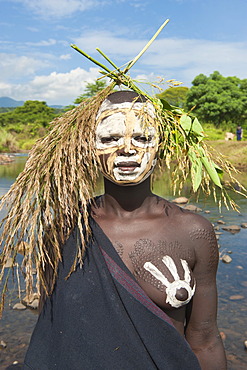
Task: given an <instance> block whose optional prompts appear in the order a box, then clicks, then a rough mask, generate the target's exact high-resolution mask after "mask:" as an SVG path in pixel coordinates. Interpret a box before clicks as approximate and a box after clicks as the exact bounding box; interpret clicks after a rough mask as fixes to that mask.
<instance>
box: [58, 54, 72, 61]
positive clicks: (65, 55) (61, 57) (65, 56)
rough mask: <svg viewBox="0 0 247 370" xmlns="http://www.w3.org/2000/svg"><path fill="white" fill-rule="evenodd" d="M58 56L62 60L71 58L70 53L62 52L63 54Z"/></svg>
mask: <svg viewBox="0 0 247 370" xmlns="http://www.w3.org/2000/svg"><path fill="white" fill-rule="evenodd" d="M59 58H60V59H62V60H69V59H71V55H70V54H63V55H60V57H59Z"/></svg>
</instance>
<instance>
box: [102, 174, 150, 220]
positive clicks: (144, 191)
mask: <svg viewBox="0 0 247 370" xmlns="http://www.w3.org/2000/svg"><path fill="white" fill-rule="evenodd" d="M104 184H105V194H104V197H103V199H104V207H109V208H111V209H114V211H115V212H116V213H118V212H121V211H123V212H133V211H135V210H138V209H139V210H140V208H143V207H146V206H148V204H149V202H150V199H151V198H152V197H153V196H154V194H153V193H152V192H151V190H150V177H149V178H147V179H146V180H145V181H143V182H142V183H140V184H138V185H132V186H120V185H117V184H114V183H112V182H111V181H109V180H107V179H104Z"/></svg>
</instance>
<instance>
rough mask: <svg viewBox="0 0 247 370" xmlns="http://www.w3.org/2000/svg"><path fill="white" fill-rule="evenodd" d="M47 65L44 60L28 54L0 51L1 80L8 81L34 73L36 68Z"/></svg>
mask: <svg viewBox="0 0 247 370" xmlns="http://www.w3.org/2000/svg"><path fill="white" fill-rule="evenodd" d="M46 66H48V63H47V62H45V61H44V60H40V59H35V58H32V57H28V56H25V55H24V56H17V55H15V54H7V53H0V70H1V80H2V81H9V80H16V79H20V78H25V77H26V76H32V75H34V74H35V73H36V72H37V71H38V70H40V69H41V68H44V67H46Z"/></svg>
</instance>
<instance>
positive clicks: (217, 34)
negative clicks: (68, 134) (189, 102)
mask: <svg viewBox="0 0 247 370" xmlns="http://www.w3.org/2000/svg"><path fill="white" fill-rule="evenodd" d="M246 16H247V0H160V1H155V0H142V1H141V0H115V1H114V0H102V1H100V0H8V1H7V0H0V54H1V55H0V97H1V96H8V97H11V98H13V99H15V100H22V101H26V100H40V101H45V102H47V104H48V105H63V106H65V105H69V104H72V103H73V102H74V100H75V99H76V98H77V97H78V96H79V95H81V94H83V92H84V89H85V86H86V84H87V83H93V82H95V80H96V79H97V78H99V77H101V76H102V75H101V74H100V73H99V70H100V68H99V67H97V66H96V65H95V64H93V63H92V62H90V61H89V60H87V59H86V58H85V57H83V56H82V55H80V54H79V53H78V52H76V51H75V50H74V49H72V48H71V46H70V45H71V44H75V45H77V46H78V47H79V48H80V49H82V50H83V51H85V52H86V53H87V54H89V55H91V56H92V57H93V58H95V59H97V60H99V61H100V62H101V63H103V64H105V65H107V66H108V67H109V64H108V62H107V61H106V60H105V59H104V58H103V57H102V56H101V55H100V54H99V53H98V52H97V51H96V48H100V49H101V50H102V51H103V52H104V53H105V54H106V55H107V56H108V57H110V58H111V60H112V61H113V62H114V63H115V64H116V65H117V66H119V67H121V66H124V65H125V64H126V63H127V62H129V61H130V60H132V59H133V58H134V57H135V56H136V55H137V54H138V53H139V52H140V50H141V49H142V48H143V47H144V46H145V45H146V43H147V42H148V41H149V40H150V39H151V37H152V36H153V35H154V33H155V32H156V31H157V30H158V28H159V27H160V26H161V24H162V23H163V22H164V21H165V20H166V19H170V21H169V23H168V24H167V26H166V27H165V28H164V29H163V31H162V32H161V33H160V34H159V36H158V37H157V39H156V40H155V41H154V42H153V43H152V45H151V46H150V48H149V49H148V50H147V51H146V52H145V54H144V55H143V56H142V57H141V58H140V59H139V60H138V62H137V63H136V64H135V65H134V66H133V67H132V68H131V70H130V75H131V77H132V78H134V79H136V80H138V81H150V82H153V83H156V82H157V81H160V80H162V81H163V79H164V81H167V80H171V79H174V80H176V81H181V82H183V85H182V86H187V87H191V85H192V81H193V79H194V78H195V77H196V76H197V75H198V74H200V73H203V74H205V75H207V76H209V75H210V74H211V73H213V72H214V71H219V72H220V73H221V74H222V75H223V76H237V77H239V78H241V79H243V78H247V22H246ZM168 86H169V84H168V83H163V84H162V85H161V87H162V88H163V89H166V88H167V87H168ZM143 88H147V89H148V91H150V87H149V85H147V84H145V85H143ZM152 92H153V93H155V92H158V91H152Z"/></svg>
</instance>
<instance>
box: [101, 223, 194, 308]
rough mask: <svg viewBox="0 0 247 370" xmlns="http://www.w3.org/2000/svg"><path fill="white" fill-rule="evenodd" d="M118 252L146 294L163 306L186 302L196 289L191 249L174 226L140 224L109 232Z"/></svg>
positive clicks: (177, 305) (174, 306)
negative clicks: (139, 227) (140, 226)
mask: <svg viewBox="0 0 247 370" xmlns="http://www.w3.org/2000/svg"><path fill="white" fill-rule="evenodd" d="M108 237H109V239H110V240H111V241H112V244H113V246H114V248H115V249H116V251H117V253H118V254H119V256H120V257H121V259H122V260H123V262H124V263H125V265H126V266H127V267H128V269H129V270H130V271H131V273H132V274H133V275H134V277H135V278H136V280H137V282H138V283H139V285H140V286H141V287H142V288H143V289H144V291H145V292H146V293H147V295H148V296H149V297H150V298H151V299H152V300H153V301H154V302H155V303H156V304H157V305H159V306H160V307H162V308H164V309H172V308H179V307H182V306H184V305H185V304H187V303H188V302H189V301H190V300H191V298H192V296H193V294H194V291H195V284H196V283H195V279H194V277H193V272H192V271H193V266H194V263H195V256H194V251H193V248H192V246H191V243H190V242H189V240H186V238H185V237H184V236H182V235H180V234H179V232H178V231H177V230H173V231H172V230H169V229H168V228H167V230H166V228H162V230H160V229H157V228H156V229H155V228H154V227H153V229H152V228H151V229H150V228H149V229H146V228H143V229H142V233H141V235H140V234H139V233H138V235H137V234H136V233H135V232H131V227H130V228H129V231H128V232H124V231H123V232H122V233H117V234H115V233H114V228H113V229H112V230H111V231H110V232H109V233H108Z"/></svg>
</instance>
